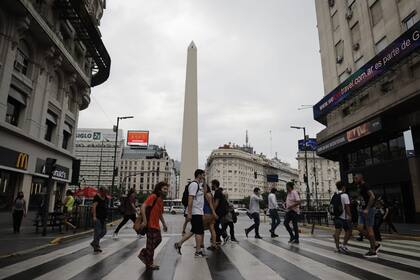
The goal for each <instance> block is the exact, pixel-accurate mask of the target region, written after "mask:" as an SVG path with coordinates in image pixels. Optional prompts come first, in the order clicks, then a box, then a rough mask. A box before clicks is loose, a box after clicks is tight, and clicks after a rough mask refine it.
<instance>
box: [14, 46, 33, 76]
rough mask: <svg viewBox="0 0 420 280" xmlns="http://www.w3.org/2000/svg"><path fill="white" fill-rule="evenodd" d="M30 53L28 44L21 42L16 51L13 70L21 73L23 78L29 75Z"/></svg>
mask: <svg viewBox="0 0 420 280" xmlns="http://www.w3.org/2000/svg"><path fill="white" fill-rule="evenodd" d="M29 58H30V52H29V47H28V44H27V43H26V42H25V41H23V40H21V41H20V42H19V46H18V48H17V51H16V57H15V63H14V68H15V70H16V71H17V72H19V73H22V74H23V75H25V76H29V74H30V63H29Z"/></svg>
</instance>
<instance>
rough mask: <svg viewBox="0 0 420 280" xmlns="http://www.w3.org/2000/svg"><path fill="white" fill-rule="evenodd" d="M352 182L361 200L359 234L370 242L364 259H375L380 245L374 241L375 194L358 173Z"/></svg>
mask: <svg viewBox="0 0 420 280" xmlns="http://www.w3.org/2000/svg"><path fill="white" fill-rule="evenodd" d="M354 182H355V183H356V184H357V186H358V187H359V191H360V198H361V209H360V211H359V225H358V229H359V232H360V233H362V234H363V235H364V236H365V237H366V238H367V239H369V242H370V249H369V251H368V252H367V253H366V254H365V255H364V256H365V257H366V258H376V257H377V256H378V255H377V253H378V251H379V248H380V246H381V245H380V244H379V243H378V242H376V240H375V234H374V231H373V226H374V223H375V214H376V209H375V194H374V193H373V191H372V190H371V188H370V186H369V185H368V184H367V183H366V182H365V180H364V178H363V175H362V174H360V173H358V174H356V175H355V176H354Z"/></svg>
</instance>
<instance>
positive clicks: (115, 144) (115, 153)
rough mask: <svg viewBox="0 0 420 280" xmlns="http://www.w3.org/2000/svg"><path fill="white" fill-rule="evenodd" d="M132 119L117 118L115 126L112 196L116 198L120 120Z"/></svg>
mask: <svg viewBox="0 0 420 280" xmlns="http://www.w3.org/2000/svg"><path fill="white" fill-rule="evenodd" d="M132 118H134V117H133V116H127V117H117V125H116V126H114V128H115V143H114V164H113V167H112V182H111V196H112V197H114V195H113V194H114V193H113V190H114V183H115V173H116V170H115V164H116V161H117V143H118V127H119V125H120V120H126V119H132Z"/></svg>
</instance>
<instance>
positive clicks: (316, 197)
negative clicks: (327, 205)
mask: <svg viewBox="0 0 420 280" xmlns="http://www.w3.org/2000/svg"><path fill="white" fill-rule="evenodd" d="M312 155H313V158H314V170H313V171H314V181H315V201H316V210H318V208H319V200H318V182H317V180H316V160H315V151H312Z"/></svg>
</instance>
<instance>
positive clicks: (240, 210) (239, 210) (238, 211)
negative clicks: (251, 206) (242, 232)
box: [235, 208, 248, 215]
mask: <svg viewBox="0 0 420 280" xmlns="http://www.w3.org/2000/svg"><path fill="white" fill-rule="evenodd" d="M246 212H248V209H246V208H235V213H236V214H239V215H246Z"/></svg>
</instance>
